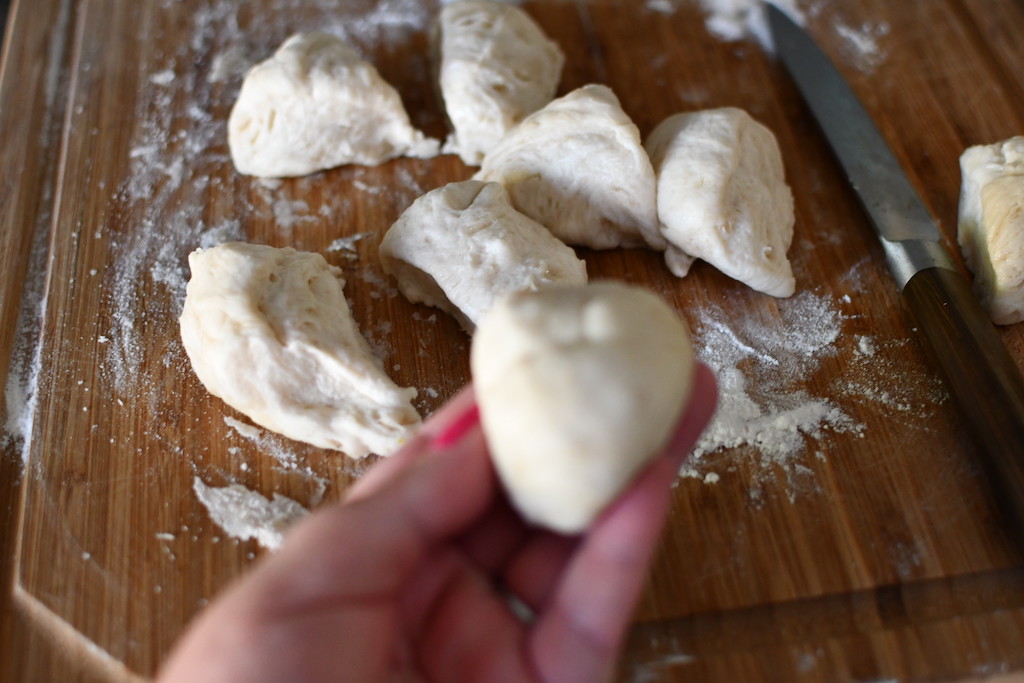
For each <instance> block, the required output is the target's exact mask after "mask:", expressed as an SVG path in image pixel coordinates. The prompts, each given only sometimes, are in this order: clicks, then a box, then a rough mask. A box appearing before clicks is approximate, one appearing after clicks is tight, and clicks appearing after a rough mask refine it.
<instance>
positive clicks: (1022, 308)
mask: <svg viewBox="0 0 1024 683" xmlns="http://www.w3.org/2000/svg"><path fill="white" fill-rule="evenodd" d="M960 169H961V171H962V173H963V183H962V186H961V190H960V219H959V226H958V228H959V229H958V231H957V239H958V241H959V242H960V249H961V251H962V252H963V254H964V260H965V261H966V262H967V266H968V267H969V268H970V269H971V271H972V272H973V273H974V290H975V292H976V293H977V295H978V298H979V299H980V300H981V303H982V305H983V306H985V308H986V309H987V310H988V312H989V315H990V316H991V317H992V320H993V321H994V322H995V323H997V324H1000V325H1010V324H1012V323H1017V322H1020V321H1022V320H1024V136H1017V137H1014V138H1010V139H1009V140H1004V141H1003V142H997V143H995V144H992V145H978V146H975V147H969V148H968V149H967V150H965V151H964V153H963V154H962V155H961V156H960Z"/></svg>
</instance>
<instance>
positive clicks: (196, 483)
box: [192, 477, 309, 550]
mask: <svg viewBox="0 0 1024 683" xmlns="http://www.w3.org/2000/svg"><path fill="white" fill-rule="evenodd" d="M192 490H193V491H195V493H196V498H198V499H199V502H200V503H202V504H203V505H204V506H205V507H206V511H207V512H208V513H209V514H210V518H211V519H212V520H213V521H214V522H216V524H217V526H219V527H220V528H221V529H223V530H224V533H226V534H227V535H228V536H231V537H232V538H237V539H238V540H240V541H247V540H249V539H250V538H254V539H256V542H257V543H259V544H260V545H261V546H263V547H264V548H266V549H267V550H277V549H278V548H280V547H281V544H283V543H284V534H285V531H287V529H288V527H290V526H291V525H293V524H295V523H296V522H297V521H299V520H300V519H302V518H303V517H305V516H306V515H308V514H309V510H307V509H306V508H304V507H302V506H301V505H299V504H298V503H297V502H295V501H294V500H292V499H291V498H288V497H287V496H282V495H281V494H280V493H275V494H274V499H273V500H270V499H267V498H264V497H263V496H262V495H260V493H259V492H257V491H253V490H251V489H247V488H245V487H244V486H242V485H241V484H231V485H230V486H220V487H218V486H207V485H206V484H204V483H203V480H202V479H200V478H199V477H196V478H195V479H193V480H192Z"/></svg>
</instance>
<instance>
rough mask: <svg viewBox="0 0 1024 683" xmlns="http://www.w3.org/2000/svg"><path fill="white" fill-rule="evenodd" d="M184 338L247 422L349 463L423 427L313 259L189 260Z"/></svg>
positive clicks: (202, 372) (227, 247)
mask: <svg viewBox="0 0 1024 683" xmlns="http://www.w3.org/2000/svg"><path fill="white" fill-rule="evenodd" d="M188 262H189V266H190V267H191V269H192V277H191V279H190V280H189V283H188V288H187V290H186V295H185V306H184V309H183V310H182V313H181V321H180V324H181V341H182V343H183V345H184V346H185V351H186V353H187V354H188V357H189V360H190V361H191V362H192V368H193V369H194V370H195V373H196V375H197V376H198V377H199V380H200V381H201V382H202V383H203V386H205V387H206V389H207V391H209V392H210V393H211V394H213V395H214V396H217V397H219V398H221V399H223V400H224V402H225V403H227V404H228V405H230V406H231V407H232V408H235V409H236V410H238V411H240V412H242V413H244V414H245V415H246V416H248V417H249V418H250V419H251V420H252V421H253V422H255V423H257V424H259V425H262V426H263V427H266V428H267V429H269V430H271V431H274V432H277V433H279V434H283V435H284V436H287V437H289V438H291V439H295V440H297V441H304V442H306V443H310V444H313V445H314V446H318V447H320V448H333V449H336V450H340V451H344V452H345V453H346V454H347V455H349V456H351V457H353V458H361V457H364V456H365V455H367V454H368V453H377V454H378V455H387V454H389V453H391V451H393V450H395V449H396V448H397V447H398V446H400V445H401V444H402V443H403V442H404V441H405V440H406V439H408V437H409V436H410V435H411V433H412V430H413V429H414V428H415V427H417V426H418V425H419V423H420V416H419V414H418V413H417V412H416V409H415V408H413V407H412V404H411V403H410V401H412V399H413V398H415V397H416V390H415V389H402V388H400V387H398V386H397V385H396V384H395V383H394V382H392V381H391V379H390V378H388V376H387V375H386V374H384V371H383V370H382V369H381V367H380V363H379V361H377V359H376V358H375V357H374V356H373V353H372V352H371V351H370V347H369V345H368V344H367V342H366V340H365V339H364V338H363V336H362V335H361V334H359V330H358V329H356V324H355V321H354V320H353V319H352V315H351V313H349V308H348V303H347V302H346V301H345V295H344V293H343V292H342V287H344V281H343V280H341V278H340V277H338V275H339V271H338V269H337V268H332V267H331V266H329V265H328V264H327V262H326V261H325V260H324V258H323V257H322V256H320V255H319V254H311V253H306V252H299V251H295V250H294V249H291V248H284V249H275V248H274V247H267V246H262V245H256V244H242V243H238V242H229V243H227V244H222V245H219V246H217V247H213V248H211V249H204V250H198V251H194V252H192V254H190V255H189V259H188Z"/></svg>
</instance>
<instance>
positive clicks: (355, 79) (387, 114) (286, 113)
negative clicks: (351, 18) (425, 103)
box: [228, 33, 439, 178]
mask: <svg viewBox="0 0 1024 683" xmlns="http://www.w3.org/2000/svg"><path fill="white" fill-rule="evenodd" d="M228 145H229V147H230V149H231V158H232V160H233V161H234V163H235V168H237V169H238V171H239V172H241V173H245V174H248V175H254V176H261V177H269V178H278V177H288V176H301V175H306V174H309V173H313V172H315V171H320V170H324V169H328V168H333V167H335V166H341V165H343V164H368V165H372V164H379V163H382V162H384V161H387V160H388V159H392V158H394V157H398V156H412V157H420V158H426V157H432V156H434V155H436V154H437V152H438V147H439V142H438V141H437V140H433V139H430V138H426V137H424V135H423V133H421V132H420V131H418V130H416V129H415V128H413V127H412V124H411V123H410V122H409V116H408V114H407V113H406V111H405V107H404V106H403V105H402V100H401V98H400V97H399V95H398V92H396V91H395V89H394V88H392V87H391V86H390V85H388V83H386V82H385V81H384V79H383V78H381V76H380V74H379V73H377V70H376V69H375V68H373V66H372V65H371V64H369V63H367V62H365V61H363V60H362V59H360V58H359V55H357V54H356V52H355V51H354V50H353V49H352V48H350V47H349V46H348V45H346V44H345V43H344V42H343V41H342V40H341V39H340V38H337V37H335V36H332V35H328V34H326V33H300V34H297V35H294V36H292V37H291V38H289V39H288V40H286V41H285V42H284V44H283V45H281V47H280V49H278V51H277V52H276V53H275V54H274V56H273V57H271V58H270V59H268V60H266V61H264V62H261V63H259V64H257V65H256V66H254V67H253V68H252V69H250V70H249V73H248V74H247V75H246V77H245V80H244V81H243V82H242V89H241V91H240V92H239V94H238V100H237V101H236V102H235V106H234V108H233V109H232V110H231V116H230V117H229V119H228Z"/></svg>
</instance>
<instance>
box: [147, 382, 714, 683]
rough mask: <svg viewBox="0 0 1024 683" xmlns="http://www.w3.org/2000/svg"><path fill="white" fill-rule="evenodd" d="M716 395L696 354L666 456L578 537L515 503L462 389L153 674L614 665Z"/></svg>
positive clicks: (201, 622)
mask: <svg viewBox="0 0 1024 683" xmlns="http://www.w3.org/2000/svg"><path fill="white" fill-rule="evenodd" d="M715 398H716V388H715V381H714V377H713V376H712V374H711V371H710V370H708V369H707V368H706V367H704V366H703V365H698V367H697V372H696V375H695V378H694V387H693V393H692V398H691V400H690V405H689V407H688V409H687V410H686V413H685V415H683V416H682V418H681V420H680V422H679V425H678V427H677V429H676V432H675V434H674V435H673V437H672V439H671V441H670V443H669V445H668V446H667V447H666V449H665V454H664V455H663V456H662V457H658V458H655V459H654V461H653V462H651V463H650V465H649V466H648V467H647V468H646V469H645V470H643V471H642V472H641V473H640V474H639V475H638V476H637V478H636V479H635V480H634V481H633V482H632V483H631V484H630V486H629V487H628V488H627V490H626V491H625V492H623V494H622V495H621V496H620V497H619V498H618V499H617V500H616V501H615V502H613V503H612V504H611V505H610V506H609V507H608V508H607V509H606V510H605V511H604V512H603V513H602V514H601V515H600V517H599V518H598V520H597V521H596V522H595V523H594V524H593V525H592V527H591V528H590V529H589V530H588V531H587V532H586V533H585V534H582V535H580V536H577V537H567V536H560V535H557V534H554V533H551V532H549V531H545V530H542V529H538V528H536V527H532V526H529V525H527V524H526V523H524V522H523V521H522V519H521V518H520V517H519V516H518V515H517V514H516V513H515V511H514V510H513V509H512V508H511V506H510V505H509V503H508V502H507V500H506V499H505V497H504V495H503V493H502V492H501V487H500V484H499V482H498V480H497V477H496V475H495V473H494V470H493V468H492V466H491V463H490V459H489V458H488V457H487V452H486V445H485V442H484V437H483V433H482V431H481V429H480V426H479V421H478V419H477V413H476V406H475V403H474V398H473V394H472V390H466V391H463V392H461V393H460V394H459V395H458V396H456V397H455V398H454V399H453V400H452V401H451V402H450V403H449V404H448V405H447V406H445V407H444V408H443V409H442V410H440V411H439V412H438V413H437V414H436V415H435V416H434V417H433V418H431V419H430V420H428V421H427V422H426V423H425V424H424V425H423V427H422V428H421V430H420V431H419V433H418V434H417V435H416V436H415V437H414V438H413V439H412V440H411V441H410V442H409V444H407V445H406V446H405V447H403V448H402V449H401V450H400V451H399V452H397V453H395V454H394V455H392V456H391V457H390V458H388V459H387V460H384V461H382V462H381V463H379V464H378V465H376V466H375V467H374V468H373V469H372V470H370V472H369V473H367V475H366V476H365V477H363V479H362V480H360V481H359V482H357V483H356V484H355V485H354V486H353V487H352V488H351V489H350V490H349V492H348V494H347V495H346V497H345V498H344V500H343V501H342V503H341V504H340V505H331V506H326V507H324V508H322V509H321V510H318V511H317V512H316V513H314V514H312V515H310V517H309V518H308V519H306V520H304V521H303V522H302V523H300V524H298V525H297V526H296V527H295V528H294V529H293V530H292V531H291V532H290V533H289V535H288V537H287V539H286V541H285V544H284V546H283V547H282V548H281V550H280V551H279V552H278V553H276V554H275V555H272V556H269V557H267V558H266V559H265V560H264V561H262V562H261V563H260V564H259V565H258V566H257V567H256V568H255V569H254V570H253V571H252V572H251V573H250V574H248V575H246V576H244V577H242V579H241V580H240V581H238V582H237V583H236V584H235V585H234V586H233V587H231V588H230V589H229V590H228V591H227V592H226V593H225V594H224V595H222V596H221V597H219V598H218V599H217V600H216V601H215V602H214V603H212V604H211V605H210V607H209V608H207V610H206V611H205V612H204V613H203V614H201V615H200V617H199V618H198V619H197V621H196V622H195V623H194V624H193V625H192V626H191V627H190V629H189V630H188V632H187V633H186V635H185V637H184V638H183V639H182V641H181V642H180V643H179V644H178V646H177V647H176V649H175V651H174V652H173V653H172V655H171V657H170V659H169V660H168V662H167V663H166V666H165V668H164V670H163V671H162V675H161V676H160V679H159V680H160V681H162V682H163V683H171V682H179V681H180V682H188V683H193V682H194V681H247V682H254V681H303V682H310V683H313V682H317V681H334V680H345V681H392V680H399V681H406V680H410V681H421V680H427V681H445V682H448V681H488V682H497V681H547V682H551V683H555V682H557V683H571V682H573V681H588V682H589V681H599V680H604V679H607V678H609V677H610V676H611V675H612V673H613V672H614V666H615V659H616V657H617V655H618V651H619V648H620V646H621V642H622V639H623V636H624V634H625V631H626V628H627V626H628V625H629V621H630V618H631V616H632V612H633V609H634V605H635V603H636V600H637V597H638V595H639V592H640V590H641V588H642V586H643V582H644V579H645V578H646V575H647V570H648V565H649V563H650V559H651V555H652V554H653V552H654V550H655V547H656V545H657V542H658V539H659V536H660V533H661V528H662V526H663V524H664V521H665V519H666V517H667V512H668V507H669V504H670V499H671V494H670V486H671V483H672V482H673V481H674V480H675V478H676V477H677V476H678V469H679V466H680V465H681V463H682V461H683V459H684V458H685V457H686V455H687V454H689V452H690V451H691V450H692V448H693V445H694V443H695V442H696V440H697V438H698V437H699V436H700V433H701V431H703V429H704V427H705V426H706V424H707V422H708V420H709V419H710V417H711V415H712V413H713V411H714V405H715ZM510 596H514V599H515V600H516V601H518V602H520V603H521V604H523V605H525V606H526V607H528V608H529V611H530V612H531V614H530V616H525V617H524V616H523V615H522V614H519V613H518V611H517V610H514V609H513V608H512V607H511V606H510V605H511V601H510V600H511V598H510Z"/></svg>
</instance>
